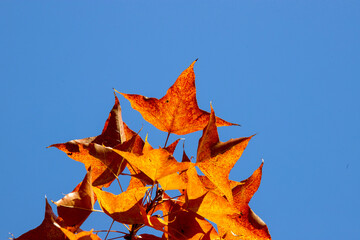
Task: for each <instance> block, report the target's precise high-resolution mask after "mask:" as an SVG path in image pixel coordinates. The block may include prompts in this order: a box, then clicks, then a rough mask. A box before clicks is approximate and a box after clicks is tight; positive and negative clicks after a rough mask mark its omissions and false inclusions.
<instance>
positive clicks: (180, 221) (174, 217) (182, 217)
mask: <svg viewBox="0 0 360 240" xmlns="http://www.w3.org/2000/svg"><path fill="white" fill-rule="evenodd" d="M162 211H163V213H164V215H167V216H168V218H167V221H168V222H169V223H168V227H167V229H168V231H167V232H168V234H169V235H170V236H171V238H170V239H177V240H186V239H189V240H190V239H191V240H195V239H196V240H197V239H206V236H207V235H209V236H211V239H214V238H218V239H219V236H218V234H217V232H216V230H215V229H214V227H213V226H212V225H211V223H209V222H208V221H206V220H205V219H204V218H203V217H201V216H200V215H198V214H196V213H194V212H192V211H187V210H185V209H183V208H182V207H181V206H180V205H179V204H177V203H175V202H174V201H172V200H168V201H165V202H163V204H162Z"/></svg>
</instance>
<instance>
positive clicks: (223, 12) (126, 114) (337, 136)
mask: <svg viewBox="0 0 360 240" xmlns="http://www.w3.org/2000/svg"><path fill="white" fill-rule="evenodd" d="M196 58H199V61H198V62H197V63H196V64H195V68H194V69H195V74H196V86H197V93H198V94H197V98H198V103H199V106H200V108H202V109H204V110H207V111H209V110H210V104H209V103H210V101H212V105H213V107H214V109H215V112H216V114H217V115H218V116H220V117H221V118H223V119H226V120H228V121H231V122H236V123H239V124H241V125H242V127H222V128H219V133H220V139H221V140H222V141H227V140H229V139H230V138H237V137H244V136H249V135H252V134H254V133H257V135H256V137H254V138H253V139H252V140H251V142H250V144H249V146H248V148H247V149H246V150H245V152H244V154H243V156H242V157H241V158H240V160H239V161H238V163H237V164H236V165H235V168H234V170H233V171H232V172H231V179H234V180H238V181H240V180H243V179H245V178H247V177H248V176H250V175H251V174H252V172H253V171H254V170H255V169H256V168H257V167H258V166H259V164H260V163H261V158H264V159H265V165H264V168H263V179H262V183H261V186H260V188H259V190H258V191H257V193H256V194H255V196H254V198H253V199H252V201H251V202H250V206H251V207H252V208H253V209H254V211H255V212H256V213H257V214H258V215H259V216H260V217H261V218H262V219H263V220H264V221H265V222H266V223H267V225H268V227H269V230H270V233H271V235H272V237H273V239H276V240H288V239H292V240H298V239H299V240H300V239H359V215H360V207H359V202H360V174H359V168H360V147H359V144H360V96H359V95H360V84H359V80H360V67H359V66H360V2H359V1H351V0H349V1H340V0H339V1H316V0H315V1H313V0H312V1H306V0H305V1H291V0H290V1H212V0H210V1H122V0H121V1H9V0H3V1H0V80H1V94H0V106H1V118H0V121H1V124H0V131H1V136H2V137H1V139H0V150H1V157H0V158H1V174H0V179H1V183H2V191H1V198H0V206H1V214H0V216H1V219H0V239H7V238H8V237H9V236H10V235H9V234H8V233H9V232H11V233H13V234H14V235H15V236H19V235H20V234H22V233H24V232H26V231H28V230H30V229H32V228H34V227H36V226H38V225H39V224H40V223H41V221H42V219H43V216H44V196H45V195H47V197H48V198H49V199H50V200H54V201H57V200H59V199H60V198H62V196H63V194H66V193H68V192H70V191H72V189H73V188H74V187H75V185H76V184H77V183H78V182H80V181H81V180H82V178H83V176H84V174H85V169H84V167H83V165H82V164H81V163H78V162H75V161H73V160H72V159H70V158H68V157H67V156H66V155H65V154H64V153H63V152H61V151H59V150H57V149H55V148H51V149H47V148H46V146H49V145H51V144H53V143H60V142H66V141H69V140H72V139H78V138H84V137H90V136H95V135H98V134H99V133H100V132H101V130H102V128H103V125H104V122H105V120H106V118H107V117H108V113H109V111H110V109H111V108H112V106H113V103H114V96H113V90H112V88H116V89H117V90H119V91H122V92H125V93H138V94H142V95H145V96H148V97H157V98H160V97H162V96H163V95H164V94H165V93H166V90H167V89H168V88H169V87H170V86H171V85H172V84H173V83H174V82H175V80H176V78H177V77H178V75H179V74H180V73H181V72H182V71H183V70H184V69H186V68H187V67H188V66H189V65H190V64H191V63H192V61H193V60H195V59H196ZM119 99H120V103H121V106H122V109H123V118H124V121H125V122H126V123H127V124H128V125H129V126H130V127H131V128H132V129H133V130H134V131H138V130H140V128H141V127H143V129H142V131H141V136H145V135H146V133H149V142H150V144H152V145H153V146H154V147H157V146H159V145H161V146H162V145H163V144H164V141H165V138H166V133H163V132H160V131H158V130H157V129H155V128H154V127H152V126H150V125H148V124H147V123H146V122H145V121H144V120H143V118H142V117H141V115H140V114H139V113H138V112H136V111H135V110H132V109H131V108H130V104H129V103H128V101H127V100H126V99H124V98H123V97H122V96H119ZM200 136H201V132H197V133H195V134H192V135H189V136H184V137H185V138H186V140H185V149H186V152H187V154H188V155H189V156H195V155H196V146H197V142H198V139H199V137H200ZM175 139H177V136H173V135H172V136H171V141H173V140H175ZM181 145H182V144H180V145H179V149H178V151H179V152H181V151H182V147H181ZM114 192H115V193H116V191H114ZM52 206H53V208H54V210H55V207H54V205H52ZM96 207H97V208H99V207H98V206H96ZM110 223H111V220H110V218H108V217H107V216H105V214H101V213H93V214H92V215H91V217H90V218H89V219H88V220H87V221H86V222H85V223H84V225H83V226H82V228H83V229H84V230H90V229H91V228H94V229H96V230H101V229H107V228H108V227H109V225H110ZM119 227H120V225H115V226H114V228H119Z"/></svg>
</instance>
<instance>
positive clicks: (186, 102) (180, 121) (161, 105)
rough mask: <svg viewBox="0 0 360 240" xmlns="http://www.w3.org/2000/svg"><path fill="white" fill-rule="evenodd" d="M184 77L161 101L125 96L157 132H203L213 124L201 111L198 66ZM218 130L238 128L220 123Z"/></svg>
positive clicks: (180, 78)
mask: <svg viewBox="0 0 360 240" xmlns="http://www.w3.org/2000/svg"><path fill="white" fill-rule="evenodd" d="M195 62H196V60H195V61H194V62H193V63H192V64H191V65H190V66H189V67H188V68H187V69H186V70H185V71H183V72H182V73H181V75H180V76H179V77H178V79H177V80H176V82H175V83H174V85H172V86H171V87H170V88H169V89H168V91H167V93H166V95H165V96H164V97H162V98H161V99H157V98H147V97H144V96H142V95H136V94H126V93H120V94H122V95H123V96H124V97H125V98H126V99H128V100H129V101H130V103H131V106H132V108H134V109H135V110H137V111H139V112H140V113H141V115H142V116H143V118H144V119H145V120H146V121H148V122H149V123H151V124H152V125H153V126H155V127H156V128H158V129H160V130H162V131H164V132H168V133H175V134H177V135H185V134H188V133H192V132H195V131H199V130H202V129H203V128H204V127H205V126H206V124H207V123H208V121H209V113H208V112H206V111H203V110H201V109H200V108H199V106H198V104H197V100H196V89H195V74H194V69H193V67H194V64H195ZM216 124H217V126H231V125H237V124H234V123H229V122H227V121H224V120H222V119H221V118H217V119H216Z"/></svg>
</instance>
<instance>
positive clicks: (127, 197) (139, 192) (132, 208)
mask: <svg viewBox="0 0 360 240" xmlns="http://www.w3.org/2000/svg"><path fill="white" fill-rule="evenodd" d="M148 189H149V188H148V187H142V188H137V189H130V190H127V191H125V192H123V193H121V194H119V195H114V194H112V193H110V192H105V191H102V190H100V189H98V188H95V187H94V192H95V194H96V196H97V199H98V202H99V204H100V207H101V209H102V210H103V211H104V212H105V213H106V214H107V215H109V216H110V217H111V218H112V219H114V220H115V221H118V222H121V223H125V224H138V223H140V224H141V223H144V218H143V216H142V214H141V210H140V208H143V207H142V206H141V203H140V201H141V200H142V199H143V197H144V195H145V192H146V191H147V190H148Z"/></svg>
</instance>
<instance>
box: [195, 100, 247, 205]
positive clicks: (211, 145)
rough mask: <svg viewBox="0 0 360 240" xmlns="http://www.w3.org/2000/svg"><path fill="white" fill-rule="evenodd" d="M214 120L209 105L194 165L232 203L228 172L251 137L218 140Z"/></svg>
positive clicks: (213, 114) (212, 111)
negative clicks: (206, 121) (209, 111)
mask: <svg viewBox="0 0 360 240" xmlns="http://www.w3.org/2000/svg"><path fill="white" fill-rule="evenodd" d="M215 122H216V118H215V113H214V110H213V108H212V107H211V115H210V120H209V123H208V125H207V126H206V127H205V128H204V131H203V135H202V137H201V138H200V140H199V146H198V153H197V159H196V162H197V163H196V166H198V167H199V168H200V170H201V171H202V172H203V173H204V174H205V175H206V177H208V178H209V180H210V181H211V182H213V183H214V184H215V185H216V187H217V188H218V189H219V190H220V191H221V192H222V193H223V194H224V195H225V196H226V198H227V199H228V201H229V202H230V203H232V202H233V196H232V192H231V188H230V180H229V174H230V171H231V169H232V168H233V167H234V165H235V163H236V162H237V160H238V159H239V158H240V156H241V155H242V153H243V151H244V150H245V148H246V146H247V144H248V142H249V141H250V139H251V137H247V138H237V139H231V140H229V141H227V142H220V140H219V135H218V132H217V127H216V124H215Z"/></svg>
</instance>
